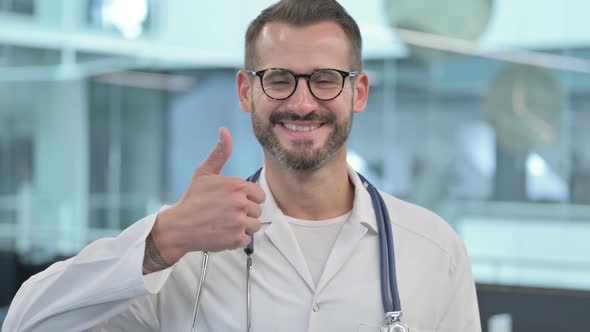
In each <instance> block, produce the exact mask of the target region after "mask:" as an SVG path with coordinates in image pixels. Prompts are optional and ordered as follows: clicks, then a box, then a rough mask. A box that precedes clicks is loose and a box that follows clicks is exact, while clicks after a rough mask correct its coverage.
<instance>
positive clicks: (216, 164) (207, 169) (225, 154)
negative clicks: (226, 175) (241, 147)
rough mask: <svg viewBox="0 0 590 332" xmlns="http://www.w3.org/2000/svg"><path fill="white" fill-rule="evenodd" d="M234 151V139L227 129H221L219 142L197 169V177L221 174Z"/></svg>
mask: <svg viewBox="0 0 590 332" xmlns="http://www.w3.org/2000/svg"><path fill="white" fill-rule="evenodd" d="M231 150H232V139H231V135H230V133H229V130H228V129H227V128H220V129H219V142H217V145H216V146H215V148H214V149H213V151H211V153H210V154H209V157H207V159H206V160H205V161H204V162H203V163H202V164H201V165H200V166H199V167H198V168H197V170H196V171H195V175H203V174H211V173H213V174H220V173H221V169H223V166H224V165H225V163H226V162H227V160H228V159H229V156H230V154H231Z"/></svg>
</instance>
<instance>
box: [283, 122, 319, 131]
mask: <svg viewBox="0 0 590 332" xmlns="http://www.w3.org/2000/svg"><path fill="white" fill-rule="evenodd" d="M284 126H285V127H286V128H287V129H289V130H292V131H312V130H315V129H318V128H319V126H296V125H294V124H290V123H285V124H284Z"/></svg>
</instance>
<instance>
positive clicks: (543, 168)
mask: <svg viewBox="0 0 590 332" xmlns="http://www.w3.org/2000/svg"><path fill="white" fill-rule="evenodd" d="M526 193H527V197H528V198H529V199H532V200H544V201H558V202H559V201H565V200H567V199H568V197H569V191H568V184H567V182H566V180H565V179H564V178H563V176H562V175H560V174H558V173H557V172H556V171H555V170H554V169H553V168H552V167H550V165H549V164H548V163H547V162H546V161H545V159H543V158H542V157H541V156H540V155H538V154H537V153H530V154H529V155H528V157H527V160H526Z"/></svg>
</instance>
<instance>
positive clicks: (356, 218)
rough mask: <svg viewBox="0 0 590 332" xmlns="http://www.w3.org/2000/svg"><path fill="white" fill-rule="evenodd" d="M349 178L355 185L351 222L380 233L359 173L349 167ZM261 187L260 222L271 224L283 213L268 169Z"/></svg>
mask: <svg viewBox="0 0 590 332" xmlns="http://www.w3.org/2000/svg"><path fill="white" fill-rule="evenodd" d="M348 176H349V178H350V180H351V181H352V184H353V185H354V202H353V205H352V214H351V217H350V220H351V221H353V222H359V223H360V224H362V225H364V226H365V227H367V228H368V229H369V230H371V231H372V232H374V233H377V232H378V228H377V219H376V217H375V211H373V203H372V202H371V196H370V195H369V193H368V192H367V190H366V188H365V186H364V185H363V183H362V181H361V179H360V177H359V176H358V174H357V172H356V171H355V170H354V169H353V168H352V167H351V166H350V165H348ZM259 185H260V187H261V188H262V190H264V192H265V193H266V201H265V202H264V205H263V206H262V216H261V217H260V222H261V223H262V224H267V223H271V222H272V220H273V219H274V217H275V215H276V214H277V213H280V214H282V211H281V210H280V209H279V207H278V206H277V203H276V201H275V199H274V197H273V195H272V192H271V191H270V187H269V186H268V182H266V168H263V169H262V172H261V173H260V179H259Z"/></svg>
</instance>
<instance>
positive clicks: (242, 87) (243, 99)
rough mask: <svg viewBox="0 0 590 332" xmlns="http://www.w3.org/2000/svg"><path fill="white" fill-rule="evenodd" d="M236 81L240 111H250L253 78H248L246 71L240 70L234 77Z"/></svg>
mask: <svg viewBox="0 0 590 332" xmlns="http://www.w3.org/2000/svg"><path fill="white" fill-rule="evenodd" d="M236 81H237V84H238V99H239V100H240V107H241V108H242V111H244V112H247V113H250V112H252V109H251V107H250V105H252V100H251V98H252V83H253V80H252V79H250V75H248V73H247V72H245V71H243V70H240V71H239V72H238V75H237V77H236Z"/></svg>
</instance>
